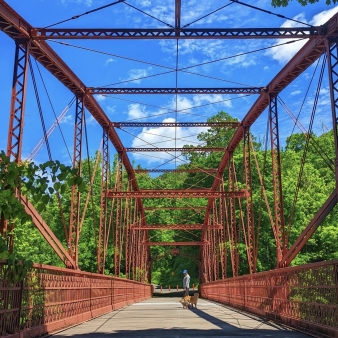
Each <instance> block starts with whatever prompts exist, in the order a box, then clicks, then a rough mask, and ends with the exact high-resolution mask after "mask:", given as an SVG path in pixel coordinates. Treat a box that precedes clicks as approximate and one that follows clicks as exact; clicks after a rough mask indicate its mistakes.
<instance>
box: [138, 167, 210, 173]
mask: <svg viewBox="0 0 338 338" xmlns="http://www.w3.org/2000/svg"><path fill="white" fill-rule="evenodd" d="M216 171H217V169H202V168H196V169H135V173H136V174H144V173H171V172H174V173H206V174H209V173H215V172H216Z"/></svg>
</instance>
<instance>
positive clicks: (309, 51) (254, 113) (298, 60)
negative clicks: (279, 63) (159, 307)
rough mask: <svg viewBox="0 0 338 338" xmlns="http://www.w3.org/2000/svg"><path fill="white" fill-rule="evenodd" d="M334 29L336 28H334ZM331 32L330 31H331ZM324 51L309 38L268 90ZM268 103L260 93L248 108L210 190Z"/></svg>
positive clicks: (281, 86) (288, 80)
mask: <svg viewBox="0 0 338 338" xmlns="http://www.w3.org/2000/svg"><path fill="white" fill-rule="evenodd" d="M336 19H337V15H335V16H334V17H333V18H332V19H331V20H330V21H329V22H328V24H327V25H328V26H330V24H331V22H332V23H334V24H333V25H331V26H334V27H336V24H335V22H336V21H335V20H336ZM335 29H336V28H335ZM331 33H332V32H331ZM324 52H325V41H324V40H309V41H308V42H307V43H306V44H305V45H304V46H303V47H302V48H301V49H300V50H299V51H298V52H297V53H296V55H295V56H294V57H293V58H292V59H291V60H290V61H289V62H288V63H287V64H286V65H285V67H284V68H283V69H282V70H281V71H280V72H279V73H278V74H277V75H276V76H275V77H274V78H273V79H272V81H271V82H270V83H269V85H268V86H267V88H268V92H269V93H271V94H274V95H278V94H279V93H280V92H281V91H282V90H283V89H284V88H285V87H286V86H287V85H289V84H290V83H291V82H292V81H293V80H294V79H296V78H297V77H298V76H299V75H300V74H301V73H303V72H304V71H305V70H306V69H307V68H308V67H309V66H311V65H312V64H313V62H315V61H316V60H317V59H318V58H319V57H320V56H321V55H322V54H323V53H324ZM268 105H269V94H267V93H262V94H261V95H260V96H259V97H258V99H257V100H256V101H255V103H254V104H253V106H252V107H251V108H250V110H249V111H248V113H247V114H246V115H245V117H244V119H243V120H242V122H241V126H240V127H238V129H237V130H236V132H235V134H234V135H233V137H232V139H231V140H230V142H229V144H228V147H227V150H226V151H225V153H224V155H223V158H222V160H221V161H220V163H219V166H218V171H217V174H216V176H215V179H214V182H213V184H212V190H216V189H217V188H218V187H219V184H220V182H221V180H222V177H223V175H224V171H225V168H226V167H227V166H228V163H229V160H230V154H231V153H233V152H234V150H235V149H236V148H237V147H238V145H239V144H240V142H241V141H242V139H243V137H244V130H245V129H248V128H250V127H251V126H252V124H253V123H254V122H255V121H256V120H257V118H258V117H259V116H260V115H261V114H262V113H263V112H264V110H265V109H266V108H267V107H268ZM212 202H213V201H212V199H211V200H209V202H208V208H207V212H206V215H205V218H204V223H205V224H207V221H208V219H209V210H211V208H212Z"/></svg>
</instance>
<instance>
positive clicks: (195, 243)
mask: <svg viewBox="0 0 338 338" xmlns="http://www.w3.org/2000/svg"><path fill="white" fill-rule="evenodd" d="M143 244H144V245H149V246H177V245H182V246H183V245H184V246H193V245H194V246H196V245H198V246H201V245H207V244H208V242H144V243H143Z"/></svg>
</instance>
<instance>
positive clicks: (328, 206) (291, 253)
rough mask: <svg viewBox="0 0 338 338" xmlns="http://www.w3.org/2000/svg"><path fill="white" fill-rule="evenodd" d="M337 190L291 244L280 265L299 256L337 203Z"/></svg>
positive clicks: (287, 263)
mask: <svg viewBox="0 0 338 338" xmlns="http://www.w3.org/2000/svg"><path fill="white" fill-rule="evenodd" d="M337 202H338V198H337V190H334V191H333V192H332V194H331V195H330V196H329V198H328V199H327V200H326V202H325V203H324V205H323V206H322V207H321V208H320V209H319V210H318V212H317V213H316V215H315V216H314V217H313V219H312V220H311V222H310V223H309V225H308V226H307V227H306V228H305V229H304V230H303V231H302V233H301V234H300V235H299V236H298V238H297V240H296V241H295V243H294V244H293V245H292V246H291V248H290V249H289V250H288V251H287V253H286V254H285V255H284V256H283V257H282V259H281V260H280V262H279V266H280V267H286V266H288V265H290V263H291V262H292V260H293V259H294V258H295V257H296V256H297V254H298V253H299V252H300V251H301V250H302V249H303V247H304V245H305V244H306V242H307V241H308V240H309V238H310V237H311V236H312V235H313V233H314V232H315V231H316V230H317V228H318V227H319V225H320V224H321V223H322V222H323V220H324V219H325V217H326V216H327V215H328V214H329V213H330V211H331V210H332V209H333V207H334V206H335V205H336V204H337Z"/></svg>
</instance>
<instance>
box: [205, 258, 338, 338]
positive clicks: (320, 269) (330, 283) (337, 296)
mask: <svg viewBox="0 0 338 338" xmlns="http://www.w3.org/2000/svg"><path fill="white" fill-rule="evenodd" d="M200 288H201V294H202V297H204V298H206V299H209V300H214V301H216V302H220V303H223V304H226V305H229V306H232V307H236V308H238V309H242V310H245V311H248V312H251V313H254V314H257V315H259V316H264V317H265V318H268V319H272V320H275V321H278V322H281V323H283V324H286V325H289V326H292V327H294V328H296V329H299V330H302V331H304V332H308V333H310V334H313V335H317V336H319V337H338V260H332V261H326V262H320V263H313V264H308V265H302V266H296V267H289V268H283V269H276V270H271V271H267V272H261V273H256V274H252V275H245V276H240V277H234V278H228V279H224V280H220V281H215V282H210V283H206V284H202V285H201V286H200Z"/></svg>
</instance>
